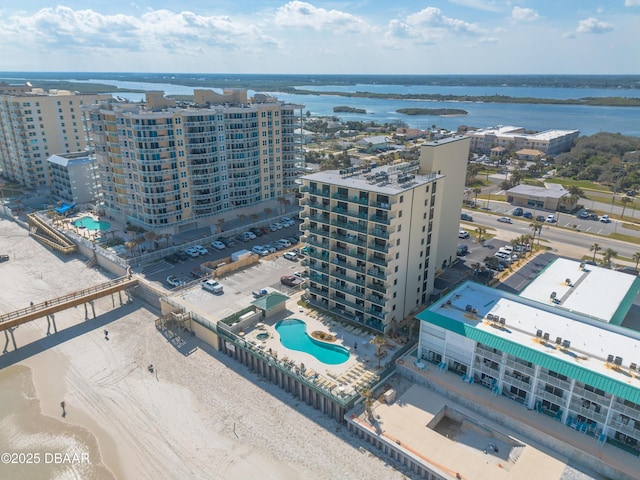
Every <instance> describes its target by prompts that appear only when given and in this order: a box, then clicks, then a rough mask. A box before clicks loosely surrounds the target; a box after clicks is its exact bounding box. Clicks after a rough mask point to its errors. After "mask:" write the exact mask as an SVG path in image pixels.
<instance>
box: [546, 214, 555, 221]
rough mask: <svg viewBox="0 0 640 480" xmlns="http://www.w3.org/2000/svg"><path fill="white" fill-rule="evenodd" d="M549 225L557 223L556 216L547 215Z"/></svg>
mask: <svg viewBox="0 0 640 480" xmlns="http://www.w3.org/2000/svg"><path fill="white" fill-rule="evenodd" d="M545 221H546V222H547V223H556V216H555V215H553V214H549V215H547V219H546V220H545Z"/></svg>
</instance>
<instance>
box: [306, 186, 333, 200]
mask: <svg viewBox="0 0 640 480" xmlns="http://www.w3.org/2000/svg"><path fill="white" fill-rule="evenodd" d="M309 193H310V194H311V195H318V196H319V197H326V198H329V197H330V196H331V192H329V191H322V190H317V189H314V188H310V189H309Z"/></svg>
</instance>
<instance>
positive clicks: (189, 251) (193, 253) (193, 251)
mask: <svg viewBox="0 0 640 480" xmlns="http://www.w3.org/2000/svg"><path fill="white" fill-rule="evenodd" d="M184 253H186V254H187V255H189V256H190V257H191V258H196V257H198V256H200V251H199V250H196V249H195V248H187V249H186V250H185V251H184Z"/></svg>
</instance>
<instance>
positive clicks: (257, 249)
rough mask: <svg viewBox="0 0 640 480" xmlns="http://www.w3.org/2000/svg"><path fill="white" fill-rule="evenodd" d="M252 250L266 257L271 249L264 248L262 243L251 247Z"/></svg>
mask: <svg viewBox="0 0 640 480" xmlns="http://www.w3.org/2000/svg"><path fill="white" fill-rule="evenodd" d="M251 251H252V252H253V253H255V254H256V255H260V256H261V257H264V256H265V255H269V250H267V249H266V248H264V247H263V246H262V245H256V246H255V247H253V248H252V249H251Z"/></svg>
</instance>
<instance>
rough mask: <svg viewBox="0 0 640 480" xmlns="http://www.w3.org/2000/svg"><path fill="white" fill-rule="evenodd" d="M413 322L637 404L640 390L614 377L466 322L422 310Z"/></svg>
mask: <svg viewBox="0 0 640 480" xmlns="http://www.w3.org/2000/svg"><path fill="white" fill-rule="evenodd" d="M416 318H418V319H419V320H422V321H424V322H428V323H432V324H433V325H436V326H438V327H441V328H444V329H446V330H449V331H450V332H454V333H457V334H458V335H462V336H464V337H467V338H469V339H471V340H474V341H476V342H480V343H482V344H484V345H488V346H490V347H492V348H496V349H498V350H500V351H503V352H507V353H508V354H510V355H513V356H514V357H518V358H521V359H523V360H525V361H527V362H531V363H533V364H536V365H540V366H541V367H543V368H547V369H549V370H553V371H554V372H558V373H560V374H562V375H566V376H567V377H570V378H575V379H576V380H578V381H580V382H582V383H585V384H588V385H591V386H593V387H595V388H599V389H601V390H604V391H605V392H609V393H611V394H613V395H616V396H618V397H621V398H624V399H626V400H629V401H631V402H634V403H637V404H640V389H639V388H637V387H634V386H633V385H629V384H628V383H625V382H623V381H620V380H617V379H615V378H613V377H609V376H607V375H603V374H601V373H598V372H594V371H593V370H590V369H588V368H586V367H584V366H582V365H580V364H578V363H576V362H578V361H579V360H577V359H572V360H571V361H566V360H563V359H561V358H556V357H554V356H551V355H547V354H545V353H544V352H540V351H538V350H535V349H533V348H530V347H527V346H525V345H522V344H520V343H517V342H513V341H511V340H507V339H506V338H502V337H499V336H497V335H493V334H492V333H491V332H486V331H484V330H481V329H479V328H476V327H474V326H473V325H469V324H467V323H465V322H459V321H457V320H454V319H452V318H449V317H446V316H444V315H441V314H439V313H435V312H432V311H430V310H423V311H422V312H420V313H419V314H418V315H417V316H416Z"/></svg>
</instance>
